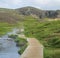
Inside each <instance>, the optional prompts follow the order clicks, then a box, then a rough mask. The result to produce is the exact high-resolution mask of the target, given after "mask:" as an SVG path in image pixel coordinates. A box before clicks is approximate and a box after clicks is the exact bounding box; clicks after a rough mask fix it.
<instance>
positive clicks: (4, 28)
mask: <svg viewBox="0 0 60 58" xmlns="http://www.w3.org/2000/svg"><path fill="white" fill-rule="evenodd" d="M16 26H17V24H9V23H5V22H3V23H2V22H0V36H2V35H4V34H6V33H7V32H9V31H11V30H12V29H13V28H15V27H16ZM17 27H18V26H17Z"/></svg>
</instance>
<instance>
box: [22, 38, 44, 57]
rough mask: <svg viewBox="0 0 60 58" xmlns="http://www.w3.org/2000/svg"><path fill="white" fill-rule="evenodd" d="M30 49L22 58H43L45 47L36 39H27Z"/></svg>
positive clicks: (27, 49) (28, 48)
mask: <svg viewBox="0 0 60 58" xmlns="http://www.w3.org/2000/svg"><path fill="white" fill-rule="evenodd" d="M27 41H28V44H29V45H28V47H27V48H26V50H25V51H24V53H23V54H22V55H21V58H43V46H42V45H41V44H40V43H39V41H38V40H37V39H35V38H27Z"/></svg>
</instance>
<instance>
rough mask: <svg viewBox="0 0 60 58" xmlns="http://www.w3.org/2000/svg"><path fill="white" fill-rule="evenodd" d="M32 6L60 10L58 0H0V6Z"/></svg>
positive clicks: (13, 7)
mask: <svg viewBox="0 0 60 58" xmlns="http://www.w3.org/2000/svg"><path fill="white" fill-rule="evenodd" d="M26 6H32V7H36V8H40V9H43V10H60V0H0V8H10V9H16V8H21V7H26Z"/></svg>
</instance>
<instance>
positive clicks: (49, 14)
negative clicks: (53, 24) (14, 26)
mask: <svg viewBox="0 0 60 58" xmlns="http://www.w3.org/2000/svg"><path fill="white" fill-rule="evenodd" d="M25 16H32V17H34V18H38V19H45V18H50V19H55V18H60V10H56V11H55V10H41V9H38V8H35V7H30V6H28V7H22V8H18V9H7V8H0V22H8V23H16V22H19V21H23V19H25Z"/></svg>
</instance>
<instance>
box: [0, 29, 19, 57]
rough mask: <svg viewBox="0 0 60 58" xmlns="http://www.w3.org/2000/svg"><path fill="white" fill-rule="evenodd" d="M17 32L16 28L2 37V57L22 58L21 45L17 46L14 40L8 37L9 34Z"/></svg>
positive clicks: (0, 45)
mask: <svg viewBox="0 0 60 58" xmlns="http://www.w3.org/2000/svg"><path fill="white" fill-rule="evenodd" d="M17 32H18V29H16V28H15V29H13V31H12V32H8V33H7V34H6V35H4V36H2V37H0V58H20V55H19V54H18V50H19V47H16V43H15V42H14V40H13V39H12V38H9V37H8V35H10V34H17Z"/></svg>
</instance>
